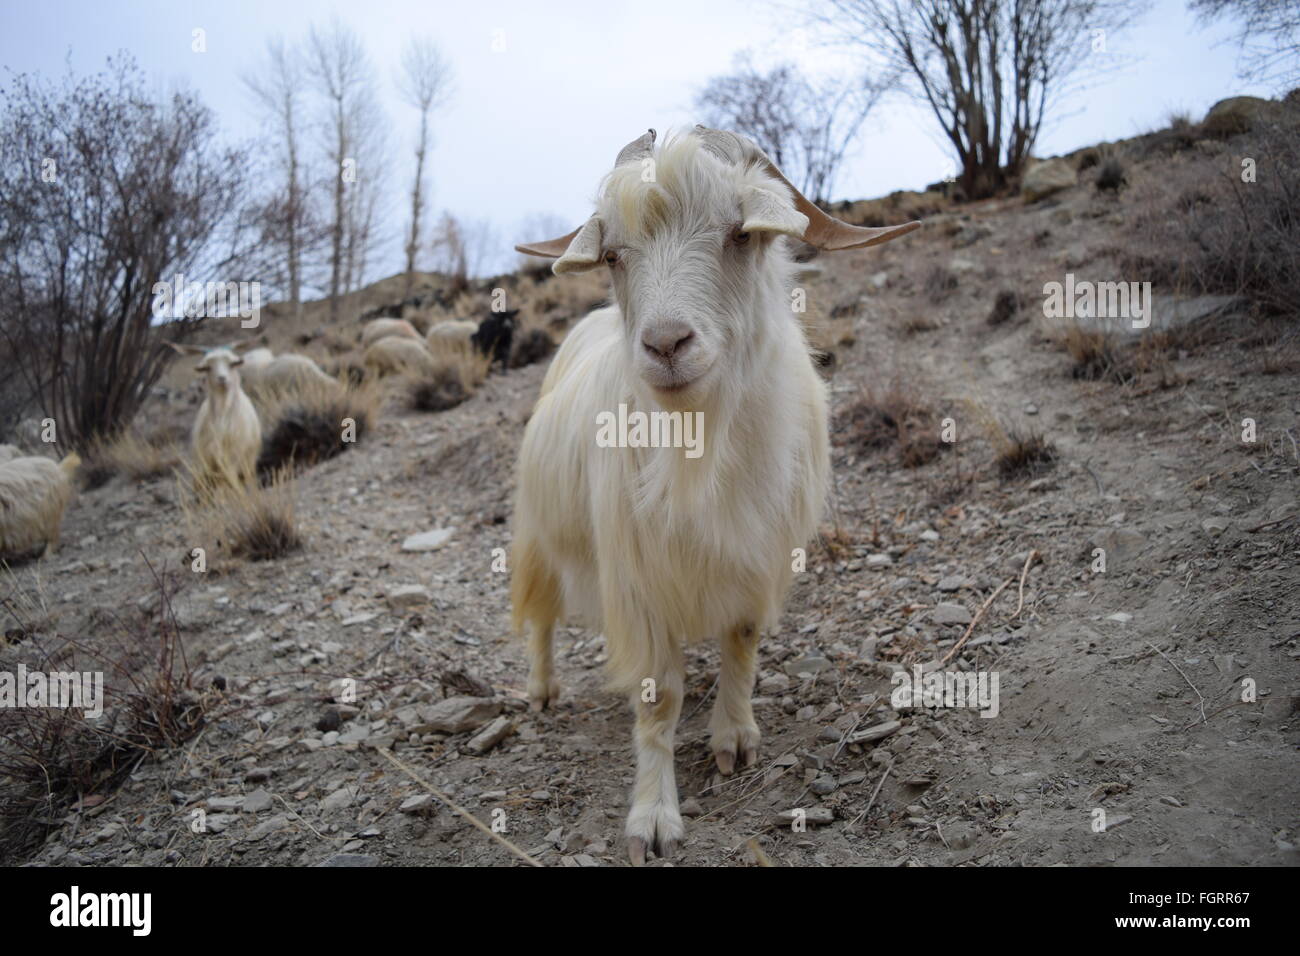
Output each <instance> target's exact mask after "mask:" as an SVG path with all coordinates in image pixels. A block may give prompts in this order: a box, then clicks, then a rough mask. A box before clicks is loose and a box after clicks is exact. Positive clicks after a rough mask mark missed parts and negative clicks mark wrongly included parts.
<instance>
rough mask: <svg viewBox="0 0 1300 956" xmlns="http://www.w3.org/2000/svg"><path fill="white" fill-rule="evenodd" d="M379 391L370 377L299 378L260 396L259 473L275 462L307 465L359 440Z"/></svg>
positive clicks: (375, 413)
mask: <svg viewBox="0 0 1300 956" xmlns="http://www.w3.org/2000/svg"><path fill="white" fill-rule="evenodd" d="M380 400H381V395H380V392H379V389H378V387H377V386H376V385H375V384H374V383H365V384H362V385H346V386H343V385H326V384H324V383H319V384H318V383H314V382H313V383H310V384H304V385H303V386H302V387H300V388H295V389H289V390H277V391H274V392H271V393H268V394H265V395H263V396H262V397H261V399H260V401H259V407H258V413H259V414H260V415H261V418H262V452H261V454H260V455H259V456H258V459H257V470H258V474H260V475H262V476H263V479H264V480H265V478H266V477H267V476H269V475H271V474H273V473H274V472H276V471H278V470H279V469H281V468H307V467H310V466H312V465H315V464H318V463H320V462H322V461H326V460H328V459H330V458H333V457H334V456H335V455H338V454H341V453H342V452H345V451H347V450H348V449H349V448H351V447H352V446H353V445H355V444H356V443H357V442H360V441H362V440H363V439H364V438H365V436H366V434H367V433H368V432H369V431H370V429H371V428H372V427H373V426H374V423H375V420H376V419H377V418H378V417H379V405H380Z"/></svg>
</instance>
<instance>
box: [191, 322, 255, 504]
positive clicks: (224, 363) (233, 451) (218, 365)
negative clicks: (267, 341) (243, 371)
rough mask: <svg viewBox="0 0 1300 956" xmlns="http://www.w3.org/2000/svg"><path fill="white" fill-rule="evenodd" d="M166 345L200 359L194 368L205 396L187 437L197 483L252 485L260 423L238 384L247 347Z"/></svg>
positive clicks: (243, 345)
mask: <svg viewBox="0 0 1300 956" xmlns="http://www.w3.org/2000/svg"><path fill="white" fill-rule="evenodd" d="M168 344H169V345H170V346H171V347H172V348H173V349H175V350H176V351H177V352H179V353H180V354H182V355H201V356H202V358H201V359H200V360H199V362H198V364H197V365H195V366H194V368H195V370H196V371H199V372H202V373H204V375H205V376H206V377H207V396H206V397H205V398H204V399H203V404H202V405H200V406H199V413H198V416H197V417H196V418H195V419H194V429H193V431H192V432H191V434H190V443H191V446H192V452H193V456H194V462H193V467H194V477H195V481H196V483H200V484H203V485H214V484H229V485H235V486H238V485H242V484H255V483H256V481H257V456H258V453H259V452H260V451H261V450H262V423H261V420H260V419H258V417H257V410H256V409H255V408H254V407H253V403H252V401H250V400H249V397H248V395H247V394H246V393H245V392H244V389H243V385H242V384H241V382H240V379H239V366H240V365H242V364H243V361H244V359H243V356H241V355H240V354H239V353H240V352H241V351H243V350H244V349H245V348H247V343H241V344H239V345H235V346H231V347H226V346H220V345H219V346H216V347H214V348H209V349H204V348H200V347H199V346H196V345H177V344H176V343H174V342H169V343H168Z"/></svg>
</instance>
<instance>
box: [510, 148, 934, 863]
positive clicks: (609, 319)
mask: <svg viewBox="0 0 1300 956" xmlns="http://www.w3.org/2000/svg"><path fill="white" fill-rule="evenodd" d="M651 159H652V160H653V165H652V167H651V166H650V164H647V163H644V162H643V161H645V160H651ZM645 168H653V170H654V175H653V177H652V178H651V181H649V182H647V181H645V178H644V176H643V173H644V169H645ZM918 225H920V224H919V223H908V224H907V225H904V226H898V227H892V228H882V229H866V228H860V227H856V226H850V225H849V224H847V223H844V222H841V221H839V220H837V219H833V218H831V217H830V216H827V215H826V214H825V213H823V212H822V211H821V210H820V209H818V208H817V207H816V206H814V205H813V204H812V203H810V202H808V200H806V199H805V198H804V197H803V196H801V195H800V194H799V193H798V191H797V190H795V189H794V188H793V187H792V186H791V185H790V184H789V183H788V182H787V181H786V180H785V178H784V177H783V176H782V175H781V173H780V172H779V171H778V170H777V169H776V168H775V167H774V166H773V165H772V164H771V162H770V161H769V160H768V159H767V157H766V156H765V155H764V154H763V153H762V151H761V150H759V149H758V148H757V147H756V146H755V145H754V144H753V143H751V142H750V141H749V140H747V139H744V138H742V137H739V136H736V135H734V134H731V133H723V132H718V131H715V130H707V129H705V128H703V127H697V128H696V129H695V131H694V132H693V133H692V134H690V135H686V136H681V137H677V138H670V139H669V140H668V141H667V142H666V143H665V144H664V145H662V146H661V147H660V148H659V150H658V151H657V152H656V151H655V149H654V131H653V130H651V131H650V132H649V133H647V134H646V135H645V136H642V137H641V138H640V139H638V140H636V141H634V142H633V143H631V144H629V145H628V146H627V147H625V148H624V150H623V151H622V152H621V153H620V154H619V157H618V160H617V163H616V165H615V168H614V170H613V172H611V173H610V174H609V175H608V176H607V177H606V179H605V182H604V184H603V186H602V189H601V191H600V194H599V197H598V199H597V208H596V213H595V215H593V216H592V217H591V218H590V219H589V220H588V221H587V222H586V224H585V225H583V226H582V227H581V228H580V229H577V230H575V231H574V232H573V233H570V234H569V235H568V236H564V237H562V238H560V239H553V240H548V241H546V242H540V243H533V244H529V245H521V246H518V247H516V248H517V249H518V250H519V251H520V252H523V253H525V254H531V255H540V256H549V257H551V258H556V259H557V261H556V262H555V265H554V271H555V272H556V273H566V272H579V271H585V270H588V269H594V268H597V267H599V266H608V268H609V269H610V275H611V278H612V281H613V289H614V297H615V300H616V302H617V305H615V306H611V307H609V308H605V309H601V310H599V311H597V312H593V313H592V314H591V315H589V316H587V317H586V318H585V319H584V320H583V321H582V322H580V323H579V324H578V325H577V326H576V327H575V328H574V329H573V331H572V332H571V333H569V335H568V337H567V338H566V339H565V340H564V344H563V345H562V346H561V348H560V350H559V352H558V353H557V355H556V357H555V359H554V361H553V362H552V364H551V367H550V369H549V370H548V372H547V375H546V378H545V381H544V382H543V384H542V391H541V397H540V398H539V400H538V402H537V406H536V409H535V410H534V412H533V415H532V418H531V419H530V421H529V422H528V427H527V429H526V430H525V433H524V440H523V446H522V448H521V450H520V454H519V476H518V493H517V500H516V506H515V534H514V544H513V565H512V566H513V570H514V575H513V579H512V581H511V599H512V603H513V617H514V625H515V628H516V630H519V629H521V628H522V626H523V625H524V623H525V622H527V623H528V624H529V625H530V632H531V633H530V638H529V656H530V673H529V677H528V695H529V698H530V699H531V702H532V706H533V707H534V709H541V708H543V707H545V706H546V705H547V704H548V703H551V702H553V701H554V700H555V699H556V696H557V694H558V691H559V687H558V683H557V681H556V679H555V677H554V673H553V660H552V646H551V645H552V633H553V629H554V626H555V623H556V621H557V620H558V619H559V618H560V617H561V615H562V614H564V613H566V612H570V613H575V612H576V613H579V614H582V615H583V616H585V617H586V618H587V620H588V621H589V623H592V624H594V625H598V626H600V627H601V629H602V630H603V633H604V634H605V638H606V645H607V652H608V656H609V674H610V678H611V684H612V685H613V687H614V688H615V689H616V690H618V691H621V692H624V693H628V694H629V695H630V699H631V703H632V707H633V710H634V712H635V715H636V731H635V735H634V740H635V745H636V753H637V770H636V784H635V787H634V790H633V794H632V806H631V810H630V813H629V815H628V819H627V827H626V834H627V840H628V852H629V855H630V856H631V858H632V861H633V862H634V863H642V862H644V861H645V857H646V853H647V851H648V850H651V849H653V850H654V852H655V853H656V854H658V855H659V856H661V857H662V856H667V855H669V854H671V852H672V851H673V849H674V847H675V846H676V844H677V842H678V841H679V840H680V839H681V837H682V835H683V833H684V830H683V826H682V819H681V815H680V813H679V811H678V804H677V784H676V779H675V776H674V770H673V736H674V733H675V729H676V725H677V720H678V716H679V714H680V711H681V707H682V695H683V685H684V672H683V671H684V668H683V645H684V644H686V643H687V642H691V641H696V640H700V639H706V638H718V639H719V640H720V641H721V645H722V647H721V650H722V673H721V678H720V682H719V687H718V696H717V701H716V703H715V705H714V708H713V715H712V719H711V720H710V730H711V733H712V740H711V746H712V750H713V753H714V756H715V759H716V762H717V766H718V769H719V770H720V771H721V772H722V773H723V774H730V773H732V772H733V771H734V770H735V768H736V766H737V763H738V762H739V763H741V764H748V763H751V762H752V761H753V759H754V757H755V753H756V748H757V745H758V740H759V730H758V725H757V724H756V723H755V721H754V714H753V708H752V706H751V703H750V696H751V693H752V690H753V681H754V668H755V651H756V645H757V641H758V635H759V632H760V631H761V629H763V628H764V627H767V626H770V625H771V624H772V623H774V622H775V620H776V618H777V615H778V614H779V612H780V609H781V605H782V603H783V601H784V597H785V593H786V591H787V589H788V587H789V584H790V581H791V577H792V573H793V572H792V562H793V560H794V551H795V549H797V548H801V547H803V546H804V545H805V544H806V543H807V541H808V540H809V538H810V537H811V536H812V535H813V533H814V532H815V530H816V527H817V523H818V520H819V517H820V514H821V510H822V505H823V499H824V497H825V493H826V486H827V482H828V477H829V472H830V461H829V452H828V438H827V407H826V395H825V388H824V386H823V384H822V382H821V380H820V379H819V378H818V376H817V373H816V372H815V371H814V369H813V364H812V361H811V359H810V357H809V349H808V345H807V342H806V341H805V339H804V334H803V330H802V327H801V324H800V322H799V321H798V317H797V316H796V315H795V314H794V313H793V311H792V308H791V288H792V286H793V284H794V282H793V277H794V273H795V269H796V267H795V265H794V263H793V262H792V260H791V257H790V254H789V250H788V248H787V240H786V239H785V236H796V237H800V238H803V239H805V240H806V241H808V242H810V243H812V244H813V245H816V246H818V247H820V248H823V249H849V248H856V247H860V246H868V245H874V244H876V243H880V242H885V241H886V240H888V239H892V238H894V237H895V236H899V235H902V234H904V233H906V232H909V231H911V230H912V229H914V228H916V227H917V226H918ZM622 406H625V407H626V409H627V414H628V415H629V416H632V415H634V414H637V413H642V414H647V413H648V414H650V415H657V416H660V418H659V421H660V422H669V423H672V422H676V423H678V424H685V425H686V426H689V425H690V424H691V421H692V420H693V421H694V422H698V423H699V424H700V426H701V433H700V434H699V436H698V437H700V438H702V439H703V444H702V447H701V448H700V450H699V452H697V453H687V452H685V451H684V450H683V449H682V448H681V447H677V448H671V447H653V448H652V447H606V446H608V445H609V442H608V441H600V440H599V438H598V435H599V430H598V424H600V423H602V422H604V423H606V424H608V423H609V421H610V420H611V418H613V417H614V416H619V417H622V408H621V407H622ZM672 416H680V417H678V418H674V417H672ZM686 416H691V418H688V417H686ZM634 435H635V433H633V434H632V435H630V436H629V439H632V438H633V437H634ZM626 444H628V445H631V444H632V441H631V440H629V441H628V442H627V443H626ZM640 444H641V445H642V446H644V444H645V443H644V442H641V443H640Z"/></svg>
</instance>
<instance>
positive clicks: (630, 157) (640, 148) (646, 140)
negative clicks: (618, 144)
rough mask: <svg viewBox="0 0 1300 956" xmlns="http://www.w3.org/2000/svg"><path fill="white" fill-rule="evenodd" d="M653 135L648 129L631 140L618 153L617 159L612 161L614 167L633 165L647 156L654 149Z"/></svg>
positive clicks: (652, 131) (651, 130)
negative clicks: (626, 164)
mask: <svg viewBox="0 0 1300 956" xmlns="http://www.w3.org/2000/svg"><path fill="white" fill-rule="evenodd" d="M655 135H656V134H655V131H654V130H653V129H650V130H646V131H645V132H644V133H642V134H641V135H640V136H638V137H637V138H636V139H634V140H632V142H630V143H628V144H627V145H626V146H624V147H623V148H622V149H620V150H619V151H618V159H616V160H614V165H615V166H622V165H623V164H624V163H635V162H638V161H639V160H642V159H644V158H645V157H647V156H649V155H650V154H651V153H652V152H653V151H654V148H655Z"/></svg>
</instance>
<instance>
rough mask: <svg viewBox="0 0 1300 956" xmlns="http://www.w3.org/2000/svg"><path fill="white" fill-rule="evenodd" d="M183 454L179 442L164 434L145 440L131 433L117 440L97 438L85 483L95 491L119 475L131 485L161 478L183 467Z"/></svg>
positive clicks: (130, 431) (92, 445) (88, 463)
mask: <svg viewBox="0 0 1300 956" xmlns="http://www.w3.org/2000/svg"><path fill="white" fill-rule="evenodd" d="M181 454H182V451H181V442H180V440H179V439H178V438H177V437H176V436H175V435H174V434H173V433H171V432H168V431H165V430H160V431H156V432H154V433H153V434H151V435H149V436H148V437H145V436H144V435H141V434H140V432H139V431H137V430H136V429H128V430H127V431H124V432H122V433H120V434H119V435H117V436H116V437H115V438H108V439H104V438H96V439H94V440H93V441H92V442H91V443H90V447H89V448H88V449H87V452H86V456H85V457H86V470H85V472H84V477H83V482H84V484H85V486H86V487H87V488H96V487H99V485H102V484H104V483H105V482H106V481H107V480H108V479H109V478H111V477H112V476H113V475H119V474H120V475H126V476H127V477H128V478H130V479H131V480H132V481H150V480H152V479H155V478H162V477H164V476H165V475H168V474H170V473H171V472H172V471H173V470H174V469H175V468H176V467H177V466H178V465H179V464H180V462H181Z"/></svg>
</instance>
